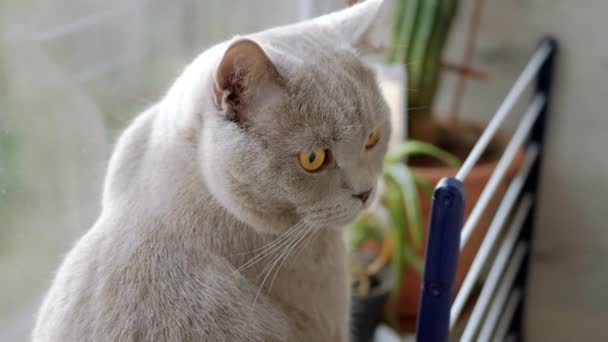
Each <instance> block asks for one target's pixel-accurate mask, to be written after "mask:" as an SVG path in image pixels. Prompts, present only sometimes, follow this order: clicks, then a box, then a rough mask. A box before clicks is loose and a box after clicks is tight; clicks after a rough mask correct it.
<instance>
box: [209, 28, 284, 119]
mask: <svg viewBox="0 0 608 342" xmlns="http://www.w3.org/2000/svg"><path fill="white" fill-rule="evenodd" d="M281 94H282V87H281V85H280V82H279V76H278V73H277V71H276V69H275V67H274V65H273V64H272V62H271V61H270V59H269V58H268V56H267V55H266V53H265V52H264V50H263V49H262V48H261V47H260V46H259V45H258V44H257V43H256V42H254V41H252V40H250V39H239V40H237V41H235V42H233V43H231V44H230V46H229V47H228V49H227V50H226V52H225V53H224V56H223V57H222V60H221V61H220V63H219V65H218V67H217V70H216V75H215V83H214V87H213V98H214V101H215V105H216V107H217V108H218V110H220V111H222V112H224V113H226V115H227V116H228V119H229V120H231V121H235V122H237V123H243V122H246V121H248V120H251V119H252V117H251V116H252V115H254V114H255V113H256V112H261V111H260V109H261V108H264V107H266V106H269V105H272V103H273V102H274V101H275V100H277V99H278V97H279V96H280V95H281Z"/></svg>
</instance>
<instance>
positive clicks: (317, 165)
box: [298, 148, 327, 172]
mask: <svg viewBox="0 0 608 342" xmlns="http://www.w3.org/2000/svg"><path fill="white" fill-rule="evenodd" d="M326 158H327V153H325V150H324V149H322V148H320V149H318V150H315V151H311V152H300V155H299V156H298V160H299V161H300V165H302V167H303V168H304V170H306V171H308V172H315V171H319V170H320V169H321V168H322V167H323V165H325V159H326Z"/></svg>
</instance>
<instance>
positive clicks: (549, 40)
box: [510, 37, 558, 341]
mask: <svg viewBox="0 0 608 342" xmlns="http://www.w3.org/2000/svg"><path fill="white" fill-rule="evenodd" d="M540 44H548V45H550V46H551V52H550V54H549V56H548V57H547V60H546V61H545V63H544V64H543V66H542V67H541V69H540V71H539V74H538V77H537V79H536V93H537V94H542V95H544V97H545V99H546V101H545V104H544V106H543V108H542V109H541V112H540V115H539V117H538V120H537V121H536V125H535V126H534V127H533V128H532V135H531V137H530V141H531V142H532V143H534V144H537V145H538V146H539V152H540V154H539V156H538V160H537V161H536V164H535V165H534V166H533V167H532V171H531V172H530V176H529V178H528V182H527V183H526V185H525V190H524V191H526V192H528V193H531V194H533V195H534V197H535V201H534V204H533V207H532V209H531V211H530V215H529V216H528V218H527V219H526V221H525V223H524V228H523V231H522V236H521V239H522V240H523V241H526V242H528V246H533V245H534V244H533V243H531V241H532V238H533V237H532V236H533V230H534V224H535V221H536V213H537V210H538V208H537V203H538V200H537V199H538V193H539V185H540V174H541V167H542V160H543V149H544V145H545V132H546V127H547V116H548V114H549V106H550V104H551V95H552V90H553V85H554V75H555V72H554V70H555V61H556V57H557V53H558V43H557V40H556V39H555V38H553V37H545V38H544V39H543V40H542V41H541V43H540ZM530 253H531V251H530V250H529V251H528V253H527V254H526V257H525V259H524V265H523V267H522V270H521V271H520V273H519V275H518V277H517V279H516V281H515V287H518V288H521V289H522V290H523V300H522V301H520V305H519V307H518V309H517V311H516V313H515V317H514V319H513V322H512V324H511V327H510V331H511V332H513V334H514V335H515V336H516V338H517V340H518V341H522V340H524V339H525V336H524V306H525V305H524V304H525V301H526V290H527V283H528V274H529V272H530Z"/></svg>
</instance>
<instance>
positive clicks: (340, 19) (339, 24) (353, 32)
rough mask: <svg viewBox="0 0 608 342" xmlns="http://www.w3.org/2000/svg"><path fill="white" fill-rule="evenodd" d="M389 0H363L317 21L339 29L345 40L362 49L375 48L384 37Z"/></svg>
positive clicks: (333, 28) (330, 27) (341, 36)
mask: <svg viewBox="0 0 608 342" xmlns="http://www.w3.org/2000/svg"><path fill="white" fill-rule="evenodd" d="M388 2H389V0H362V1H360V2H359V3H357V4H355V5H353V6H351V7H349V8H347V9H344V10H342V11H339V12H335V13H331V14H328V15H325V16H322V17H319V18H318V19H317V22H318V23H319V24H320V25H322V26H324V27H328V28H329V29H332V30H335V31H337V33H338V35H339V36H340V38H342V39H343V41H346V42H348V43H349V44H350V45H351V46H352V47H354V48H355V49H357V50H360V51H364V52H365V51H367V50H373V49H375V48H377V47H378V46H379V45H381V44H382V43H383V42H381V40H382V39H383V38H384V37H383V36H384V33H385V32H383V30H384V29H385V26H386V25H383V22H384V21H385V20H386V19H387V17H388V12H389V8H388V7H389V4H388Z"/></svg>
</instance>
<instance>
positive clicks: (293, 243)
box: [253, 229, 307, 306]
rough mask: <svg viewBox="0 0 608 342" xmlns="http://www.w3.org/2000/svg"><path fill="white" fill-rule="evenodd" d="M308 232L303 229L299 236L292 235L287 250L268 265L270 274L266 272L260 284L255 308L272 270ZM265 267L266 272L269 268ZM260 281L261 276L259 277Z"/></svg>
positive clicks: (254, 301) (255, 299) (254, 300)
mask: <svg viewBox="0 0 608 342" xmlns="http://www.w3.org/2000/svg"><path fill="white" fill-rule="evenodd" d="M306 232H307V229H302V230H300V231H299V232H298V234H297V235H292V237H291V238H290V242H289V243H288V244H287V246H285V248H284V249H283V251H282V252H281V254H280V255H279V256H278V257H276V258H275V259H274V261H272V262H271V263H268V265H271V266H270V268H269V269H268V272H266V276H265V277H264V279H263V280H262V283H261V284H260V287H259V289H258V292H257V293H256V295H255V298H254V299H253V306H255V303H256V302H257V299H258V297H259V295H260V293H261V291H262V289H263V288H264V283H266V280H267V279H268V277H269V276H270V274H272V270H273V269H274V267H275V266H276V265H277V264H278V263H279V261H281V259H282V256H283V255H284V254H285V252H286V251H288V250H290V249H291V248H292V246H294V245H296V244H297V243H298V241H300V239H301V237H302V236H304V235H306V234H305V233H306ZM268 265H267V267H268ZM267 267H265V268H264V270H265V269H266V268H267ZM264 270H262V272H261V273H260V276H261V275H262V274H264ZM258 279H259V276H258Z"/></svg>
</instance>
